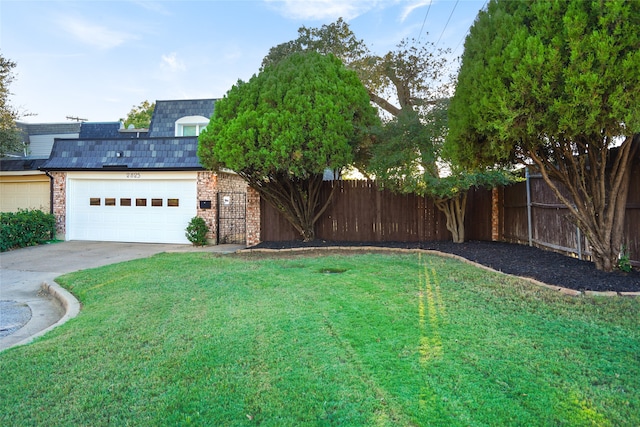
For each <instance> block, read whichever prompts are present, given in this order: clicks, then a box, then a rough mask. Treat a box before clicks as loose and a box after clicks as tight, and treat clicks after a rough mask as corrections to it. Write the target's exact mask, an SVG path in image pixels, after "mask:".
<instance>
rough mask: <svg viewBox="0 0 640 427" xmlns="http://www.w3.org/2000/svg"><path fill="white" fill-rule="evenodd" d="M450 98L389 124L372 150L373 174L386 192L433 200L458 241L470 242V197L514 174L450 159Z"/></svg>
mask: <svg viewBox="0 0 640 427" xmlns="http://www.w3.org/2000/svg"><path fill="white" fill-rule="evenodd" d="M447 108H448V100H441V101H440V102H438V103H437V104H436V105H435V106H434V107H433V108H431V109H430V110H429V111H428V112H427V114H425V116H424V117H420V115H419V114H418V113H417V112H415V111H413V110H409V111H408V112H404V113H402V114H400V115H399V116H398V117H395V118H394V119H392V120H390V121H389V122H388V123H386V124H385V126H384V129H383V131H382V132H381V134H380V135H378V136H377V138H376V144H375V145H374V146H373V147H372V156H371V160H370V162H369V164H368V170H369V171H370V172H371V173H373V174H374V175H375V177H376V180H377V181H378V182H379V183H380V184H381V185H382V186H383V187H385V188H389V189H391V190H392V191H395V192H399V193H414V194H418V195H421V196H427V197H430V198H432V199H433V201H434V204H435V206H436V208H437V209H438V210H440V211H441V212H443V213H444V215H445V217H446V221H447V223H446V226H447V230H449V231H450V232H451V235H452V240H453V241H454V242H455V243H462V242H464V241H465V226H464V220H465V213H466V205H467V196H468V193H469V190H470V189H471V188H472V187H490V188H491V187H495V186H497V185H505V184H507V183H509V182H510V181H511V180H512V178H511V174H509V173H508V172H506V171H504V170H502V169H494V168H476V169H471V170H470V169H465V168H464V167H461V166H460V165H457V164H456V163H455V162H452V161H451V159H450V158H449V157H448V155H447V146H445V144H444V142H445V137H446V135H447V131H448V125H447Z"/></svg>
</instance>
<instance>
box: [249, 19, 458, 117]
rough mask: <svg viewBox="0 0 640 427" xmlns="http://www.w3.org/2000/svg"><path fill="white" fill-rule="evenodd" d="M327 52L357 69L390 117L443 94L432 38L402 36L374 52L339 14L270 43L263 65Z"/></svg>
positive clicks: (439, 56)
mask: <svg viewBox="0 0 640 427" xmlns="http://www.w3.org/2000/svg"><path fill="white" fill-rule="evenodd" d="M306 51H314V52H319V53H322V54H328V53H332V54H334V55H335V56H337V57H338V58H339V59H340V60H342V62H343V63H344V64H345V66H346V67H347V68H349V69H351V70H354V71H355V72H356V73H358V77H360V80H361V81H362V83H363V84H364V86H365V87H366V88H367V91H368V92H369V97H370V99H371V101H372V102H374V103H375V104H376V105H378V106H379V107H380V108H381V109H382V110H384V111H386V113H387V114H389V115H390V116H392V117H397V116H398V115H399V114H400V112H401V111H402V110H407V109H413V108H415V107H419V106H428V105H433V104H434V103H435V102H436V101H437V100H438V99H441V98H443V97H446V96H447V90H448V86H447V84H446V82H445V81H443V78H444V77H445V76H444V75H443V74H442V73H443V70H446V69H447V67H446V64H447V61H446V58H445V56H444V55H445V54H446V53H447V52H448V51H446V50H442V49H438V50H436V48H435V45H434V44H433V43H427V42H424V43H420V42H418V41H417V40H415V39H404V40H402V41H401V42H400V43H399V44H398V45H397V46H396V49H395V50H393V51H389V52H387V53H386V54H384V55H383V56H378V55H374V54H372V53H371V52H370V50H369V48H368V47H367V45H366V44H365V42H364V41H363V40H362V39H358V38H357V37H356V36H355V34H354V33H353V31H351V29H350V28H349V24H347V23H346V22H344V20H343V19H342V18H340V19H338V20H337V21H336V22H335V23H332V24H329V25H323V26H322V27H320V28H307V27H304V26H303V27H300V29H298V38H297V39H295V40H292V41H289V42H286V43H282V44H280V45H278V46H275V47H273V48H271V50H270V51H269V54H268V55H267V56H266V57H265V58H264V59H263V60H262V66H263V67H265V66H267V65H270V64H274V63H277V62H278V61H280V60H282V59H283V58H286V57H287V56H288V55H290V54H291V53H294V52H306Z"/></svg>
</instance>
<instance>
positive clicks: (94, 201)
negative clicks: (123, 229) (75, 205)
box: [89, 197, 100, 206]
mask: <svg viewBox="0 0 640 427" xmlns="http://www.w3.org/2000/svg"><path fill="white" fill-rule="evenodd" d="M89 206H100V197H91V198H90V199H89Z"/></svg>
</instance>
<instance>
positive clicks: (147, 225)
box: [66, 172, 197, 243]
mask: <svg viewBox="0 0 640 427" xmlns="http://www.w3.org/2000/svg"><path fill="white" fill-rule="evenodd" d="M196 187H197V179H196V173H195V172H193V173H188V172H176V173H153V172H110V173H104V174H100V173H94V174H89V173H69V174H68V175H67V232H66V238H67V240H95V241H112V242H143V243H189V241H188V240H187V238H186V237H185V229H186V227H187V225H188V224H189V221H190V220H191V218H193V217H194V216H195V215H196V198H197V195H196V194H197V190H196Z"/></svg>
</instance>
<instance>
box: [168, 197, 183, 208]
mask: <svg viewBox="0 0 640 427" xmlns="http://www.w3.org/2000/svg"><path fill="white" fill-rule="evenodd" d="M167 206H169V207H172V208H176V207H178V206H180V199H167Z"/></svg>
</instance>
